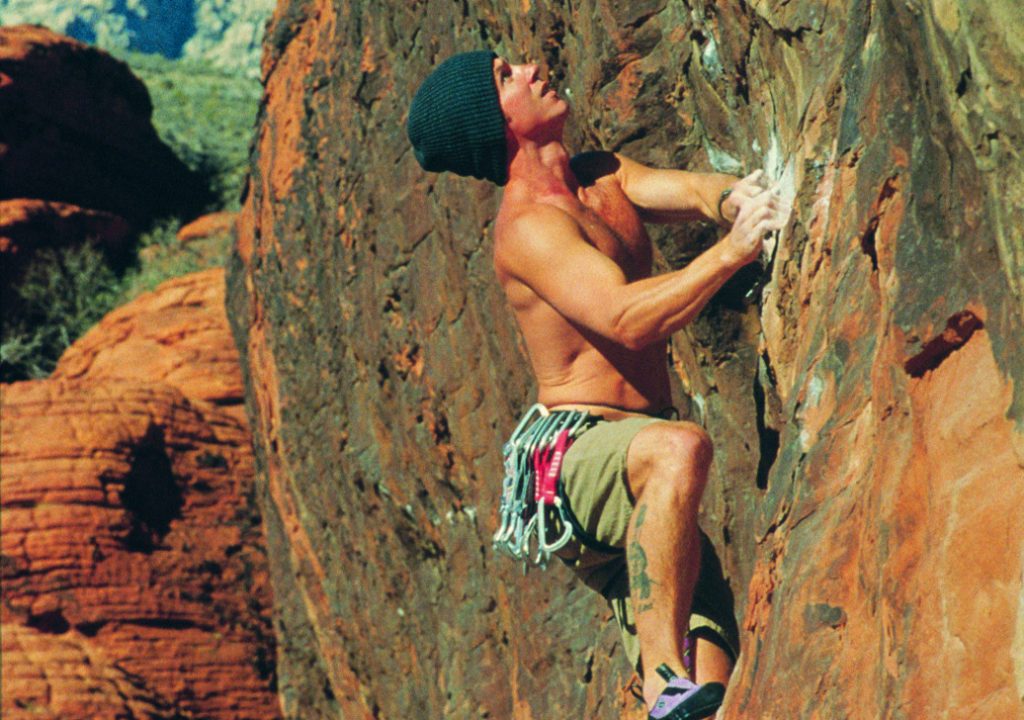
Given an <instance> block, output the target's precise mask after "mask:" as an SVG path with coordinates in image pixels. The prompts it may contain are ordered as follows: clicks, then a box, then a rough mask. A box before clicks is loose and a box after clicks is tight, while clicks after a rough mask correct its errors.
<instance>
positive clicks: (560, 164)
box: [508, 140, 579, 197]
mask: <svg viewBox="0 0 1024 720" xmlns="http://www.w3.org/2000/svg"><path fill="white" fill-rule="evenodd" d="M508 176H509V182H508V184H509V185H511V186H523V187H527V188H529V190H530V193H531V194H533V195H535V196H545V195H570V196H573V197H575V196H576V190H577V189H578V188H579V183H577V181H576V176H575V175H574V174H573V172H572V170H571V169H570V167H569V152H568V151H567V150H566V149H565V146H564V145H563V144H562V142H561V140H551V141H549V142H545V143H534V142H530V141H522V142H521V143H520V145H519V147H517V148H516V149H515V151H514V154H513V156H512V162H511V163H509V172H508Z"/></svg>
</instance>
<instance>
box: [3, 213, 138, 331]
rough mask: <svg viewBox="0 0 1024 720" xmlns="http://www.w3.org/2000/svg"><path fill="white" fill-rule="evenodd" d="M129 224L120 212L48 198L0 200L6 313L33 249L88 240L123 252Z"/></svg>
mask: <svg viewBox="0 0 1024 720" xmlns="http://www.w3.org/2000/svg"><path fill="white" fill-rule="evenodd" d="M129 233H130V228H129V226H128V223H127V221H125V219H124V218H122V217H120V216H119V215H114V214H113V213H108V212H103V211H101V210H88V209H86V208H82V207H78V206H77V205H71V204H69V203H62V202H50V201H47V200H28V199H24V198H20V199H15V200H0V260H2V264H0V293H2V303H3V306H4V311H5V313H10V312H12V304H14V303H16V298H15V293H14V289H15V286H16V285H17V284H18V282H19V281H20V280H21V276H22V273H23V272H24V270H25V268H26V266H27V265H28V264H29V263H30V262H31V260H32V257H33V256H34V255H35V253H36V252H37V251H38V250H40V249H43V248H61V247H68V246H73V245H78V244H80V243H82V242H91V243H93V244H94V245H95V246H97V247H100V248H102V249H103V250H105V251H106V252H108V253H109V254H110V255H111V256H113V257H118V256H124V255H125V254H126V251H127V242H126V241H127V240H128V237H129Z"/></svg>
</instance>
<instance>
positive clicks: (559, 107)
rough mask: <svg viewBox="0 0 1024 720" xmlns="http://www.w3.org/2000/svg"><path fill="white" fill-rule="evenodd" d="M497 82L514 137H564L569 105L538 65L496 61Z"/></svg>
mask: <svg viewBox="0 0 1024 720" xmlns="http://www.w3.org/2000/svg"><path fill="white" fill-rule="evenodd" d="M494 82H495V83H496V84H497V86H498V101H499V103H500V104H501V111H502V112H503V113H504V115H505V118H506V121H507V123H508V127H509V129H510V130H511V131H512V132H513V133H514V134H516V135H518V136H520V137H531V138H536V139H541V137H542V136H546V135H550V134H551V133H552V132H554V133H556V134H557V136H558V137H560V135H561V131H562V126H563V125H564V124H565V118H566V116H567V115H568V114H569V103H567V102H566V101H565V100H564V99H562V98H560V97H559V96H558V94H557V93H556V92H555V91H554V89H553V88H551V87H550V86H549V85H548V83H547V81H546V80H544V79H542V78H541V76H540V69H539V68H538V67H537V66H536V65H532V64H530V65H512V64H510V63H509V62H508V61H507V60H504V59H502V58H494Z"/></svg>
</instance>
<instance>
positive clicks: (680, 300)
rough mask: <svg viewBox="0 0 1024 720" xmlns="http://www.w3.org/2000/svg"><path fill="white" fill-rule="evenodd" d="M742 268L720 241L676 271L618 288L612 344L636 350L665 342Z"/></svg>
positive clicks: (740, 263)
mask: <svg viewBox="0 0 1024 720" xmlns="http://www.w3.org/2000/svg"><path fill="white" fill-rule="evenodd" d="M742 266H743V263H742V262H741V261H739V260H737V258H736V257H735V256H734V255H733V254H732V253H731V252H730V250H729V246H728V244H727V243H726V241H725V240H723V241H719V242H718V243H716V244H715V245H714V246H712V247H711V248H709V249H708V250H706V251H705V252H703V253H701V255H699V256H698V257H697V258H696V259H695V260H694V261H693V262H691V263H690V264H689V265H687V266H686V267H684V268H682V269H680V270H676V271H674V272H671V273H666V274H665V275H658V276H656V277H652V278H646V279H644V280H639V281H637V282H633V283H629V284H627V285H624V286H622V288H621V289H620V294H619V298H618V300H619V303H620V304H619V305H618V309H617V311H616V317H615V320H614V327H615V335H616V340H617V341H618V342H620V343H622V344H623V345H625V346H626V347H628V348H630V349H631V350H639V349H640V348H643V347H645V346H647V345H650V344H651V343H653V342H658V341H660V340H665V339H667V338H668V337H669V336H670V335H672V333H674V332H676V331H678V330H679V329H681V328H682V327H683V326H685V325H687V324H688V323H690V322H691V321H692V320H693V319H694V318H695V317H696V316H697V314H698V313H700V311H701V310H703V309H704V306H705V305H706V304H707V302H708V300H710V299H711V297H712V296H713V295H714V294H715V293H716V292H718V290H719V288H721V287H722V285H724V284H725V282H726V281H727V280H728V279H729V278H730V277H732V276H733V275H734V274H735V273H736V271H737V270H739V268H740V267H742Z"/></svg>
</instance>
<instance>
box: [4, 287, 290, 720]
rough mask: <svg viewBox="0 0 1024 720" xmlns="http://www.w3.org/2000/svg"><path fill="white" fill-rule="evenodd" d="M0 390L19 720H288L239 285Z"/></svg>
mask: <svg viewBox="0 0 1024 720" xmlns="http://www.w3.org/2000/svg"><path fill="white" fill-rule="evenodd" d="M0 394H2V418H0V432H2V438H0V463H2V465H3V474H2V477H0V520H2V523H3V529H4V530H3V534H2V540H0V544H2V573H3V596H2V605H0V608H2V624H3V672H2V678H3V691H2V696H3V714H4V716H5V717H6V716H8V714H10V716H11V717H47V718H55V719H56V718H94V717H95V718H106V717H111V718H112V717H124V718H143V717H146V718H165V719H166V720H171V719H172V718H180V717H204V718H218V719H220V718H224V719H228V718H231V719H234V720H243V719H244V720H253V719H264V718H266V719H267V720H270V719H271V718H277V717H280V705H279V702H278V699H277V696H276V693H275V689H276V688H275V683H276V680H275V678H276V672H275V667H274V659H273V658H274V653H275V642H274V638H273V634H272V630H271V627H270V619H269V618H270V604H271V591H270V585H269V575H268V563H267V558H266V554H265V553H266V551H265V544H264V538H263V534H262V531H261V523H260V515H259V512H258V510H257V508H256V506H255V501H254V498H253V490H254V489H253V472H254V470H253V457H252V451H251V440H250V434H249V429H248V424H247V422H246V421H245V418H244V417H243V415H242V414H241V410H242V406H241V404H240V402H241V396H242V387H241V376H240V369H239V365H238V358H237V351H236V350H235V349H234V347H233V346H232V344H231V340H230V335H229V331H228V327H227V319H226V317H225V314H224V273H223V271H222V270H209V271H205V272H200V273H195V274H193V275H190V276H186V277H182V278H176V279H173V280H169V281H167V282H165V283H163V284H162V285H161V286H159V287H158V288H157V289H156V290H155V291H154V292H152V293H147V294H145V295H142V296H140V297H139V298H137V299H136V300H134V301H132V302H130V303H128V304H127V305H125V306H123V307H122V308H119V309H118V310H115V311H113V312H112V313H110V314H109V315H108V316H107V317H106V318H104V320H103V321H101V322H100V323H99V325H98V326H97V327H96V328H94V329H93V330H92V331H91V332H90V333H88V334H86V335H85V336H84V337H83V338H81V339H80V340H79V341H77V342H76V343H75V344H74V345H72V347H71V348H69V349H68V350H67V352H66V353H65V355H64V356H63V357H62V358H61V361H60V363H59V364H58V368H57V370H56V372H55V373H54V375H53V376H52V377H51V378H49V379H46V380H39V381H31V382H22V383H14V384H11V385H3V386H0Z"/></svg>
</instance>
